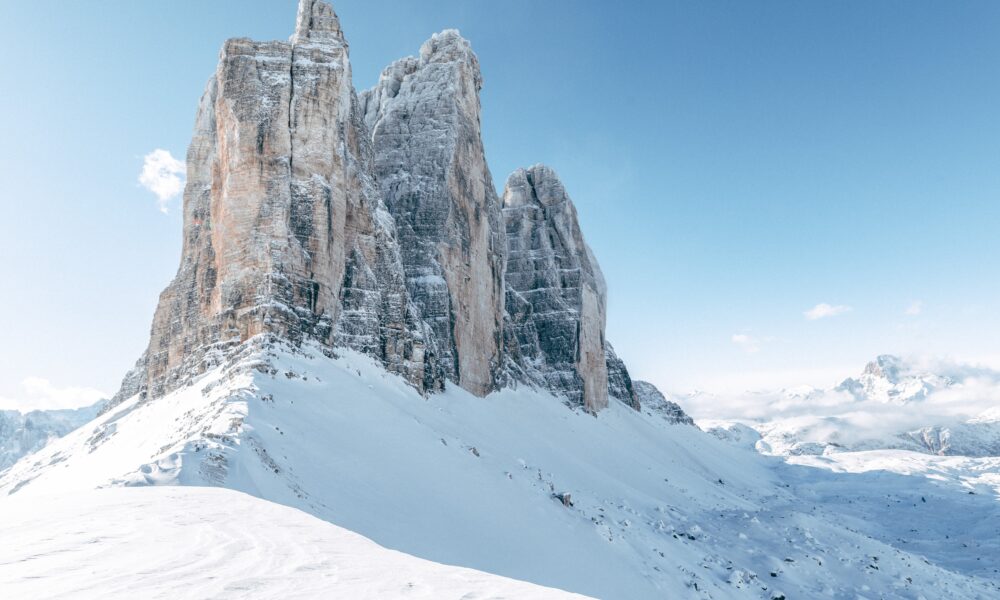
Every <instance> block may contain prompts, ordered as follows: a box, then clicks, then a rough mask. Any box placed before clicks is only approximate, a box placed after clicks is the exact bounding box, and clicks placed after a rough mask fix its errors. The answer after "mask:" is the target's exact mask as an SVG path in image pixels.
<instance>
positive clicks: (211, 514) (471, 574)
mask: <svg viewBox="0 0 1000 600" xmlns="http://www.w3.org/2000/svg"><path fill="white" fill-rule="evenodd" d="M0 511H2V513H0V514H2V515H3V518H2V519H0V539H2V540H3V543H2V544H0V596H2V597H4V598H11V599H13V598H20V599H24V600H26V599H41V598H53V599H55V598H102V599H103V598H148V599H153V598H169V599H170V600H178V599H182V598H253V599H263V598H275V599H282V600H286V599H292V598H309V599H312V598H435V599H442V600H445V599H453V600H459V599H462V600H471V599H473V598H476V599H482V600H486V599H489V598H495V599H500V598H510V599H514V598H517V599H534V600H548V599H551V600H557V599H570V598H581V599H582V598H584V596H579V595H576V594H570V593H568V592H563V591H560V590H554V589H550V588H543V587H539V586H536V585H532V584H528V583H524V582H520V581H515V580H512V579H506V578H504V577H498V576H496V575H489V574H486V573H481V572H479V571H473V570H471V569H462V568H458V567H449V566H445V565H440V564H436V563H433V562H430V561H426V560H421V559H419V558H414V557H412V556H409V555H406V554H403V553H401V552H395V551H392V550H387V549H385V548H382V547H381V546H379V545H377V544H375V543H374V542H372V541H371V540H368V539H366V538H364V537H362V536H360V535H358V534H356V533H352V532H350V531H347V530H345V529H342V528H340V527H337V526H335V525H331V524H330V523H326V522H324V521H321V520H319V519H317V518H316V517H312V516H310V515H307V514H305V513H303V512H302V511H299V510H295V509H293V508H289V507H286V506H281V505H279V504H274V503H272V502H267V501H265V500H260V499H258V498H254V497H252V496H248V495H246V494H242V493H239V492H234V491H231V490H225V489H219V488H198V487H150V488H113V489H106V490H94V491H89V492H82V493H77V494H72V495H62V496H58V497H50V498H42V499H38V498H32V499H30V500H29V499H27V498H25V499H22V500H18V499H17V498H16V497H12V498H9V499H5V500H3V501H0Z"/></svg>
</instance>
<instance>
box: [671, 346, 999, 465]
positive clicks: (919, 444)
mask: <svg viewBox="0 0 1000 600" xmlns="http://www.w3.org/2000/svg"><path fill="white" fill-rule="evenodd" d="M687 399H688V400H691V399H692V397H690V396H689V397H687ZM742 400H743V401H744V403H745V404H749V405H754V406H757V407H758V412H763V413H769V414H767V416H763V417H761V416H754V417H751V418H741V419H733V420H723V421H719V420H704V421H700V425H701V426H702V427H703V428H705V429H706V430H707V431H709V432H710V433H713V434H715V435H716V436H717V437H721V438H724V439H728V440H730V441H737V442H739V443H741V444H744V445H749V446H753V447H755V448H756V449H757V450H759V451H760V452H763V453H765V454H781V455H805V454H814V455H815V454H827V453H832V452H844V451H857V450H878V449H900V450H912V451H916V452H924V453H928V454H938V455H961V456H979V457H981V456H1000V372H997V371H994V370H991V369H987V368H982V367H975V366H970V365H963V364H960V363H954V362H944V361H938V362H933V363H926V362H917V361H907V360H904V359H902V358H900V357H898V356H893V355H882V356H879V357H877V358H876V359H875V360H873V361H871V362H869V363H868V364H867V365H866V366H865V368H864V370H863V371H862V372H861V374H860V375H859V376H857V377H850V378H847V379H845V380H844V381H842V382H841V383H840V384H838V385H836V386H834V387H832V388H829V389H816V388H811V387H808V386H803V387H797V388H788V389H783V390H778V391H775V392H754V393H748V394H746V395H745V396H744V397H743V398H742ZM699 401H700V402H704V401H705V399H704V398H700V399H699ZM680 402H681V403H682V404H683V403H684V399H683V398H681V399H680Z"/></svg>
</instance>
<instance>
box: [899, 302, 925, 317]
mask: <svg viewBox="0 0 1000 600" xmlns="http://www.w3.org/2000/svg"><path fill="white" fill-rule="evenodd" d="M922 312H924V303H923V301H921V300H914V301H913V302H910V305H909V306H907V307H906V310H904V311H903V313H904V314H906V316H908V317H915V316H917V315H919V314H920V313H922Z"/></svg>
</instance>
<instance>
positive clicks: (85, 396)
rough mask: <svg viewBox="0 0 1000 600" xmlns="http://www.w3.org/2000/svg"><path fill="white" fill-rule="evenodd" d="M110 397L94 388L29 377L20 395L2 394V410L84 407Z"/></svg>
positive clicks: (23, 382)
mask: <svg viewBox="0 0 1000 600" xmlns="http://www.w3.org/2000/svg"><path fill="white" fill-rule="evenodd" d="M108 397H109V396H108V394H105V393H104V392H102V391H100V390H97V389H94V388H88V387H77V386H66V387H60V386H57V385H53V384H52V382H51V381H49V380H48V379H45V378H42V377H28V378H26V379H24V380H23V381H22V382H21V395H20V397H18V398H5V397H3V396H0V410H16V411H18V412H22V413H24V412H30V411H33V410H62V409H74V408H83V407H85V406H91V405H93V404H95V403H96V402H98V401H100V400H103V399H105V398H108Z"/></svg>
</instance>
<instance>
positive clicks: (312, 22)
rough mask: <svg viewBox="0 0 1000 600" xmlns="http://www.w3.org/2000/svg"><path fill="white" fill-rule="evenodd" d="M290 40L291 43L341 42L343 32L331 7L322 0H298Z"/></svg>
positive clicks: (342, 40)
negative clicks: (297, 9) (297, 8)
mask: <svg viewBox="0 0 1000 600" xmlns="http://www.w3.org/2000/svg"><path fill="white" fill-rule="evenodd" d="M291 41H292V43H293V44H299V43H304V42H306V41H312V42H340V43H343V42H344V33H343V32H342V31H341V30H340V19H339V18H338V17H337V13H335V12H334V11H333V7H332V6H330V4H328V3H327V2H323V0H299V11H298V14H297V15H296V18H295V33H294V34H293V35H292V38H291Z"/></svg>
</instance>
